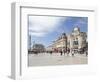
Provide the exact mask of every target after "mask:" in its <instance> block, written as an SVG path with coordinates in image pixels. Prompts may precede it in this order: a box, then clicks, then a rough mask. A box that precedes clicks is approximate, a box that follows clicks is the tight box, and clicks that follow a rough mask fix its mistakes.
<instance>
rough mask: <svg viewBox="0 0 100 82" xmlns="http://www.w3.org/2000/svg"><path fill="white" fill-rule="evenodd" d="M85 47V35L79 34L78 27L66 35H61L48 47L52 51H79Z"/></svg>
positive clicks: (83, 33)
mask: <svg viewBox="0 0 100 82" xmlns="http://www.w3.org/2000/svg"><path fill="white" fill-rule="evenodd" d="M86 47H87V34H86V32H81V31H80V29H79V27H75V28H74V29H73V30H72V32H71V33H70V34H69V35H67V34H66V33H62V34H61V35H60V36H59V37H58V38H57V39H56V40H55V41H54V42H53V43H52V44H51V45H50V46H49V47H48V50H52V51H57V52H58V51H67V50H68V49H69V50H70V52H71V51H72V50H74V51H79V50H80V49H84V48H86Z"/></svg>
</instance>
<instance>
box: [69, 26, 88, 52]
mask: <svg viewBox="0 0 100 82" xmlns="http://www.w3.org/2000/svg"><path fill="white" fill-rule="evenodd" d="M68 39H69V40H68V48H70V50H74V51H79V50H80V49H83V48H85V47H86V40H87V34H86V33H85V32H80V29H79V28H78V27H75V28H74V29H73V31H72V33H71V34H70V35H69V37H68Z"/></svg>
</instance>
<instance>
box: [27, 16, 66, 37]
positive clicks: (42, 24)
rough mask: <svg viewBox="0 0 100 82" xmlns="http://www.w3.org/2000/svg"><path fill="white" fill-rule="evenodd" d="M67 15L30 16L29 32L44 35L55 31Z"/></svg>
mask: <svg viewBox="0 0 100 82" xmlns="http://www.w3.org/2000/svg"><path fill="white" fill-rule="evenodd" d="M65 18H66V17H51V16H48V17H47V16H29V34H31V35H34V36H37V37H43V36H45V35H46V34H48V33H50V32H52V31H55V30H56V29H57V27H58V26H59V25H60V24H61V23H62V22H63V21H64V20H65Z"/></svg>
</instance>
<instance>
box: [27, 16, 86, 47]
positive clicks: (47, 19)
mask: <svg viewBox="0 0 100 82" xmlns="http://www.w3.org/2000/svg"><path fill="white" fill-rule="evenodd" d="M76 26H78V27H79V28H80V30H81V31H82V32H87V26H88V18H87V17H71V16H66V17H61V16H29V20H28V31H29V35H31V36H32V40H31V43H32V44H33V43H39V44H44V45H45V46H46V47H47V46H48V45H50V44H51V43H52V41H54V40H56V39H57V37H58V36H59V35H60V34H61V33H63V32H65V33H66V34H70V33H71V32H72V29H73V28H74V27H76Z"/></svg>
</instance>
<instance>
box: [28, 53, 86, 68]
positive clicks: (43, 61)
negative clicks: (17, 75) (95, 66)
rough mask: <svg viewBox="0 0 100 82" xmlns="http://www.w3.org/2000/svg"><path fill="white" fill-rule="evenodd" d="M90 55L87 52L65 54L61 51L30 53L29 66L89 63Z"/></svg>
mask: <svg viewBox="0 0 100 82" xmlns="http://www.w3.org/2000/svg"><path fill="white" fill-rule="evenodd" d="M87 63H88V57H87V56H86V55H85V54H75V55H74V56H72V55H71V54H69V55H68V54H65V55H64V54H63V55H62V56H61V55H60V53H52V54H50V53H38V54H28V65H29V66H51V65H77V64H87Z"/></svg>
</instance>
